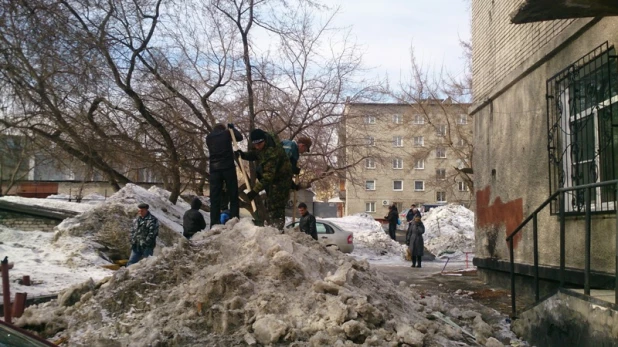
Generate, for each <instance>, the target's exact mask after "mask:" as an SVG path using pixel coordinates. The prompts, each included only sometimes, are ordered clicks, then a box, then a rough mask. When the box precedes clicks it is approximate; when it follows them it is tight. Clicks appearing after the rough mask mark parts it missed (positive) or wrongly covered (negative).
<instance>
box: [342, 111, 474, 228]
mask: <svg viewBox="0 0 618 347" xmlns="http://www.w3.org/2000/svg"><path fill="white" fill-rule="evenodd" d="M468 106H469V105H468V104H455V103H451V102H450V101H444V100H431V101H426V102H424V103H422V104H395V103H390V104H386V103H349V104H347V105H346V107H345V111H344V124H343V128H344V131H343V134H342V135H343V137H342V139H341V141H342V144H343V145H342V146H343V149H344V151H345V155H344V156H345V158H344V162H345V165H346V166H350V167H352V168H351V169H349V170H347V173H346V178H345V214H346V215H352V214H355V213H359V212H365V213H368V214H370V215H373V216H374V217H375V218H382V217H383V216H384V215H385V214H386V213H387V211H388V209H387V207H388V206H389V205H393V204H395V205H397V206H398V207H399V210H400V211H403V209H405V208H408V207H409V206H410V204H412V203H416V204H446V203H460V204H464V205H469V204H470V197H471V194H470V191H469V186H468V184H467V183H466V182H465V180H463V179H462V176H461V175H460V173H459V172H458V171H457V170H456V168H463V167H469V164H470V162H469V161H470V159H471V158H470V157H469V153H470V152H471V149H472V142H471V141H472V129H473V128H474V124H473V121H472V118H471V117H469V116H468V114H467V108H468ZM342 200H343V199H342Z"/></svg>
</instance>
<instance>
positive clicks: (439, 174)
mask: <svg viewBox="0 0 618 347" xmlns="http://www.w3.org/2000/svg"><path fill="white" fill-rule="evenodd" d="M436 179H437V180H445V179H446V169H436Z"/></svg>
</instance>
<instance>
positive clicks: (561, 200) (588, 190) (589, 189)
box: [506, 180, 618, 317]
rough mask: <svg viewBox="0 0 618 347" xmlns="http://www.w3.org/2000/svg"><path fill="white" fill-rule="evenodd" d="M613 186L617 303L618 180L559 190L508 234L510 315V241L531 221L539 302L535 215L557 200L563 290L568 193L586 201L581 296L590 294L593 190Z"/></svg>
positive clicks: (615, 290)
mask: <svg viewBox="0 0 618 347" xmlns="http://www.w3.org/2000/svg"><path fill="white" fill-rule="evenodd" d="M612 185H613V186H614V188H615V191H614V201H613V211H614V214H615V215H616V226H615V227H616V250H615V253H616V260H615V266H616V268H615V275H616V278H615V281H616V283H615V287H614V292H615V302H616V303H618V213H616V210H617V207H618V206H617V205H616V204H617V199H616V196H617V194H618V180H612V181H605V182H598V183H591V184H585V185H580V186H576V187H571V188H560V189H558V190H557V191H556V192H555V193H553V194H552V195H551V196H550V197H549V198H547V200H545V201H544V202H543V203H542V204H541V205H540V206H539V207H538V208H537V209H536V210H534V212H532V214H530V216H528V218H526V219H525V220H524V221H523V222H522V223H521V224H520V225H519V226H518V227H517V228H515V230H513V232H511V233H510V234H509V235H508V236H507V238H506V242H507V243H508V247H509V256H510V261H511V264H510V273H511V308H512V316H513V317H516V314H517V311H516V304H515V257H514V250H513V238H514V237H515V236H516V235H517V233H519V232H520V231H521V230H522V229H523V228H524V227H525V226H526V225H527V224H528V222H530V220H532V237H533V252H534V299H535V302H536V303H538V302H539V300H540V295H539V244H538V213H539V212H541V211H542V210H543V209H544V208H545V207H546V206H547V205H549V204H550V203H551V202H552V201H554V200H555V199H556V198H558V206H559V214H558V219H559V220H560V288H563V287H564V282H565V262H566V261H565V254H566V236H565V235H566V220H565V196H566V195H567V194H568V193H569V192H571V191H580V190H583V191H584V201H585V233H586V234H585V240H586V241H585V246H584V247H585V259H584V294H585V295H590V246H591V232H592V230H591V225H592V222H591V221H592V212H593V211H592V204H591V200H592V198H591V196H593V190H595V191H596V189H597V188H600V187H604V186H612Z"/></svg>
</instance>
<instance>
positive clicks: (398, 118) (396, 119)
mask: <svg viewBox="0 0 618 347" xmlns="http://www.w3.org/2000/svg"><path fill="white" fill-rule="evenodd" d="M402 118H403V117H401V115H400V114H394V115H393V123H395V124H401V123H402V122H403V121H402Z"/></svg>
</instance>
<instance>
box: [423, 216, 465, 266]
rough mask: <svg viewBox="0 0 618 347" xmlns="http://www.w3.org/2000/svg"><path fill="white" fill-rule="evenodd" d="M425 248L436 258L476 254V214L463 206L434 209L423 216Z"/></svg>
mask: <svg viewBox="0 0 618 347" xmlns="http://www.w3.org/2000/svg"><path fill="white" fill-rule="evenodd" d="M423 224H424V225H425V235H423V238H424V241H425V247H426V248H427V249H428V250H430V251H431V252H432V253H433V254H435V255H436V256H441V255H447V254H448V255H449V256H459V255H461V254H463V253H464V252H474V212H472V211H470V210H469V209H467V208H465V207H463V206H461V205H454V204H453V205H445V206H440V207H436V208H433V209H431V210H429V212H427V213H425V215H424V216H423Z"/></svg>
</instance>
